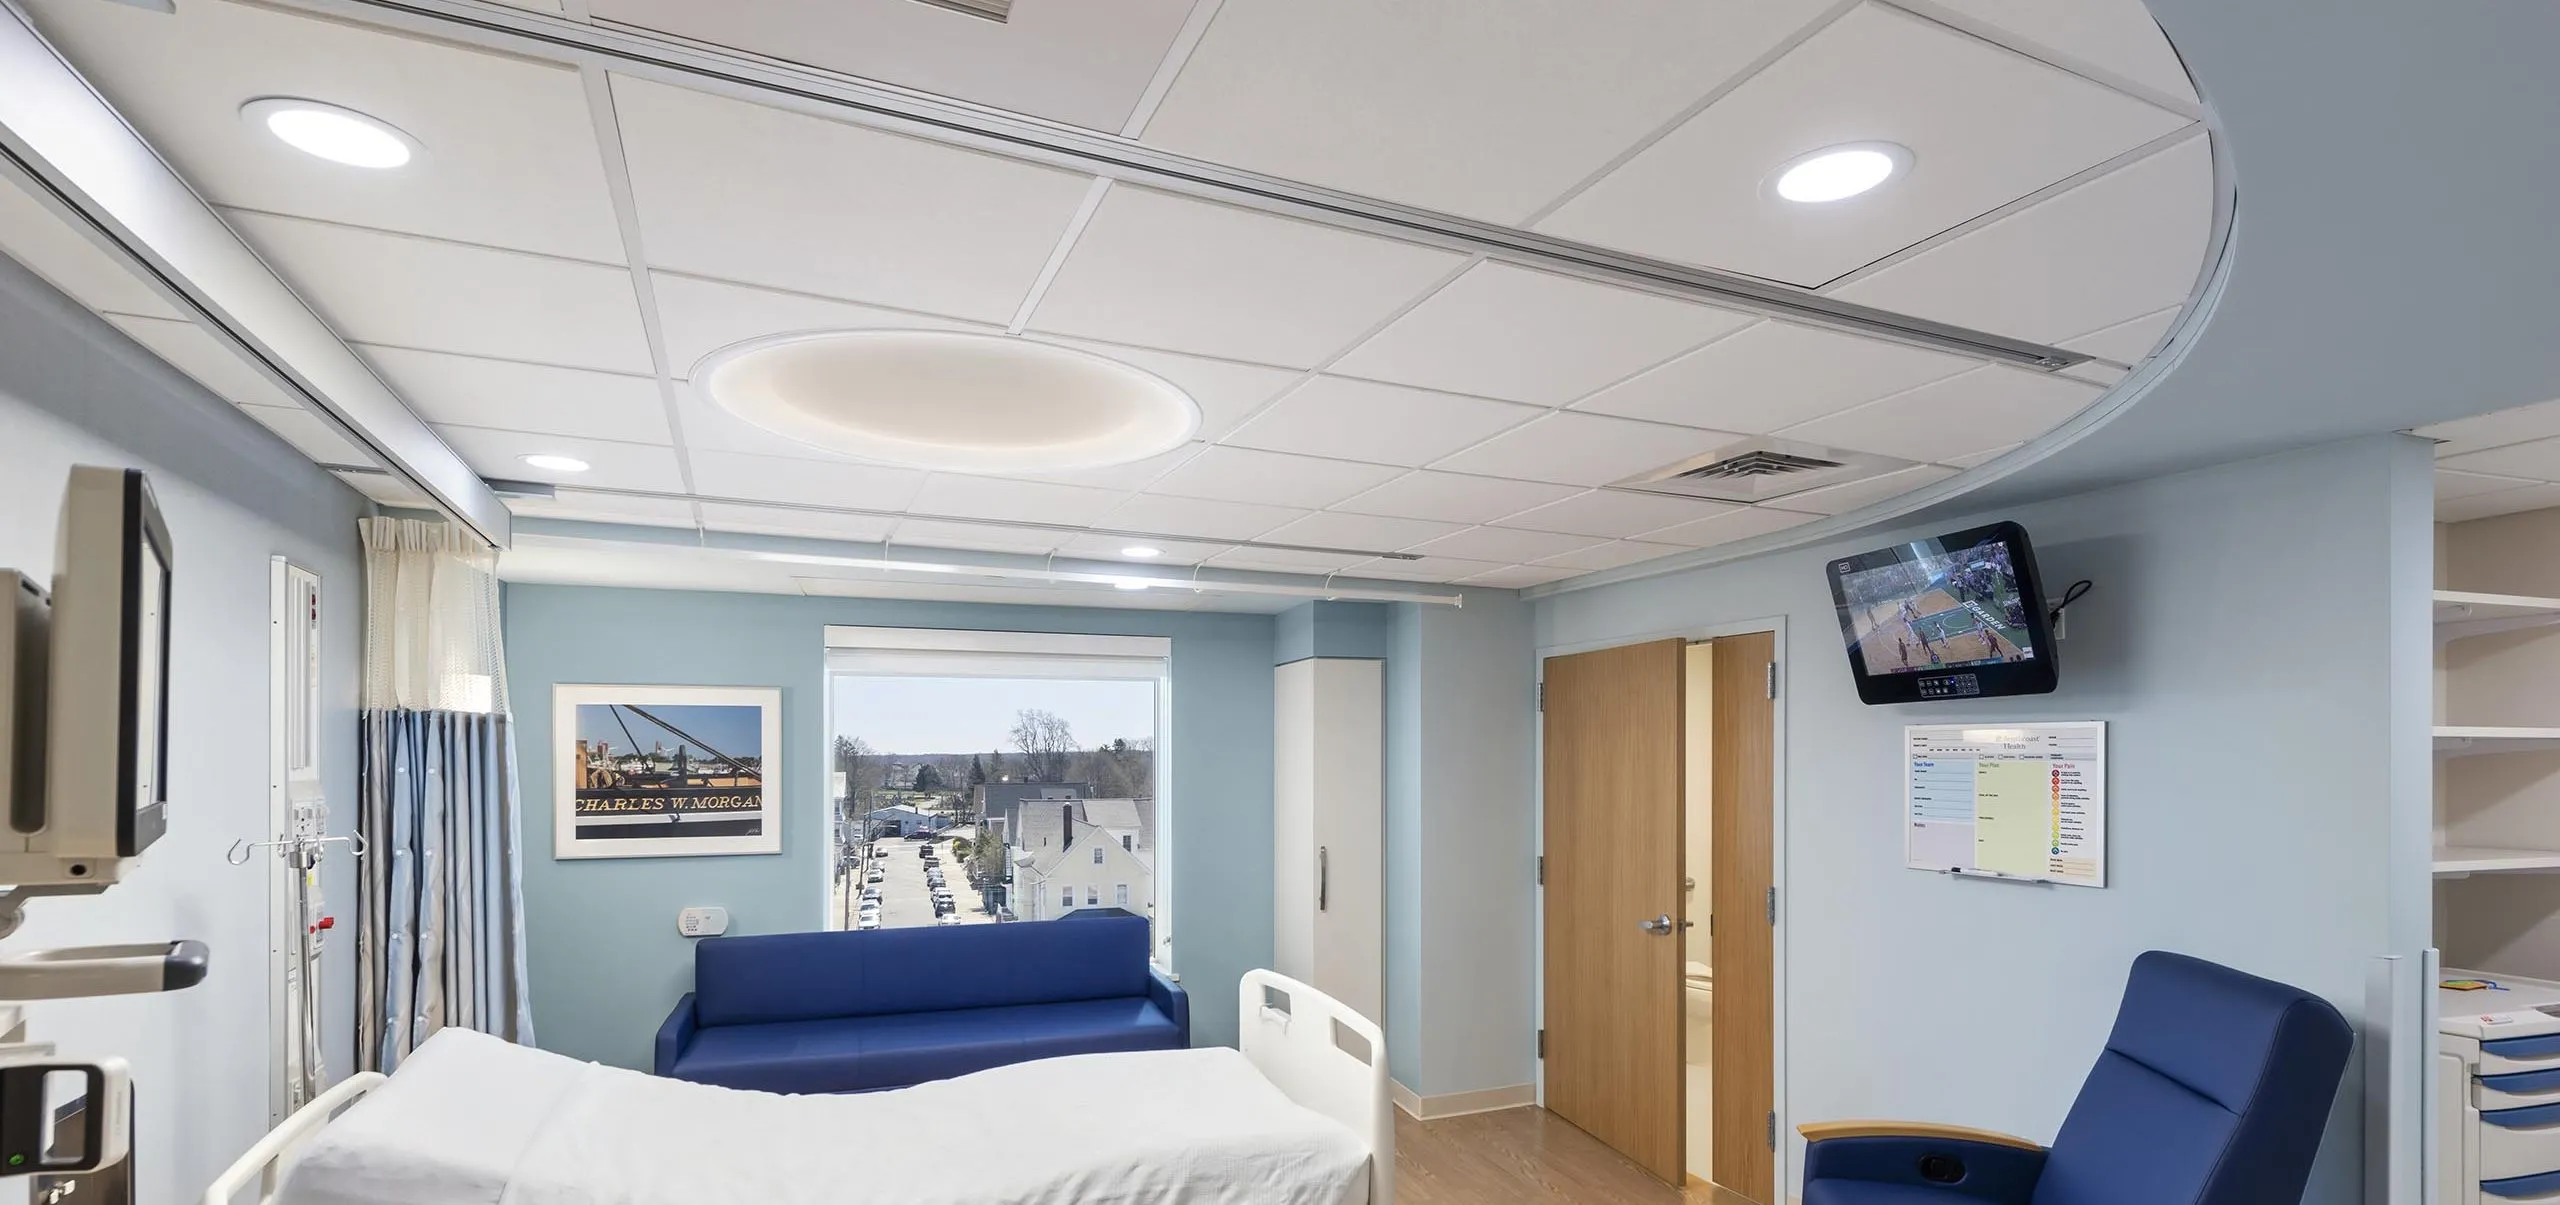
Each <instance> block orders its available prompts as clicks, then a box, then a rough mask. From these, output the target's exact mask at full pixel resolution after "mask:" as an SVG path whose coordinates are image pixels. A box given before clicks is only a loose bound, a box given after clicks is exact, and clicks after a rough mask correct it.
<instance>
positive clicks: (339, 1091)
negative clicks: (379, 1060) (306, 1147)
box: [202, 1071, 388, 1205]
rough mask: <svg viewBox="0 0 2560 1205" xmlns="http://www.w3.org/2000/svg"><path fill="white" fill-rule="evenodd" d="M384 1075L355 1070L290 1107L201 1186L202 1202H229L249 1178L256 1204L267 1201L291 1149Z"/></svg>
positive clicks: (229, 1204)
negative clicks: (286, 1114)
mask: <svg viewBox="0 0 2560 1205" xmlns="http://www.w3.org/2000/svg"><path fill="white" fill-rule="evenodd" d="M387 1081H388V1077H386V1076H384V1075H383V1074H382V1073H381V1072H379V1071H359V1072H357V1073H355V1074H354V1075H350V1076H348V1077H347V1078H345V1079H342V1080H340V1081H338V1082H337V1083H336V1084H334V1085H332V1086H331V1087H330V1088H329V1090H328V1091H326V1092H323V1093H321V1094H320V1095H318V1096H315V1097H313V1098H311V1103H310V1104H307V1105H304V1106H302V1107H301V1108H299V1109H296V1110H294V1111H293V1116H291V1117H287V1118H285V1119H284V1121H283V1123H282V1124H280V1125H278V1126H276V1128H274V1129H272V1130H269V1131H267V1134H266V1137H264V1138H260V1139H259V1140H258V1141H257V1143H256V1145H253V1146H251V1147H250V1148H249V1149H248V1150H247V1151H245V1152H242V1154H241V1156H240V1158H239V1159H237V1160H235V1161H233V1163H232V1164H231V1166H230V1167H228V1168H225V1169H223V1172H222V1174H221V1175H219V1176H215V1177H214V1178H213V1183H212V1184H211V1185H210V1186H208V1187H207V1188H206V1189H205V1190H204V1199H203V1202H202V1205H233V1201H232V1198H234V1197H236V1196H239V1195H240V1190H241V1189H244V1188H247V1187H248V1186H249V1185H250V1183H251V1182H252V1181H255V1182H256V1183H257V1185H258V1196H257V1201H256V1205H268V1203H269V1202H272V1201H274V1200H275V1199H276V1189H278V1188H280V1187H282V1186H283V1185H284V1173H285V1168H286V1166H287V1165H288V1164H289V1163H290V1162H291V1160H292V1157H293V1153H294V1152H295V1151H296V1150H299V1149H301V1147H302V1144H303V1143H305V1142H309V1141H310V1140H311V1137H312V1135H314V1134H317V1133H319V1132H320V1130H321V1127H323V1126H326V1125H328V1124H329V1123H330V1122H332V1121H335V1120H337V1117H338V1114H340V1113H342V1112H345V1111H346V1108H347V1106H349V1105H352V1104H354V1103H355V1102H356V1101H357V1099H359V1098H361V1097H362V1096H363V1095H364V1094H365V1093H367V1092H371V1091H373V1090H374V1089H375V1088H379V1087H381V1086H382V1085H383V1084H384V1083H386V1082H387Z"/></svg>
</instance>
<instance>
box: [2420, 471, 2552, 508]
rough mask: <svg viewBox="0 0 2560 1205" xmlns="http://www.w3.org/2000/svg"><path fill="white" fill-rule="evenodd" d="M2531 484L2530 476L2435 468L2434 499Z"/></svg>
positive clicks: (2493, 491) (2486, 492) (2447, 498)
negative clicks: (2493, 474)
mask: <svg viewBox="0 0 2560 1205" xmlns="http://www.w3.org/2000/svg"><path fill="white" fill-rule="evenodd" d="M2533 484H2535V482H2534V481H2533V480H2532V479H2530V478H2522V477H2494V476H2491V475H2489V474H2487V473H2462V472H2456V471H2454V470H2451V469H2437V470H2436V501H2438V502H2449V501H2451V500H2453V499H2455V498H2469V497H2472V496H2474V495H2477V494H2494V493H2496V492H2498V491H2499V490H2511V489H2516V488H2518V487H2520V486H2527V485H2533Z"/></svg>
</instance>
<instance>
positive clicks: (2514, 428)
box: [2411, 401, 2560, 457]
mask: <svg viewBox="0 0 2560 1205" xmlns="http://www.w3.org/2000/svg"><path fill="white" fill-rule="evenodd" d="M2411 434H2413V435H2417V436H2420V437H2423V438H2426V439H2433V440H2440V441H2442V442H2440V443H2438V444H2437V445H2436V455H2437V456H2440V457H2441V456H2460V455H2462V454H2463V453H2465V452H2479V451H2485V450H2487V449H2490V448H2497V447H2504V446H2506V445H2508V444H2518V443H2525V442H2527V441H2529V440H2536V439H2549V438H2552V437H2553V436H2560V401H2549V402H2539V403H2536V404H2534V405H2531V406H2518V407H2516V408H2515V409H2512V410H2500V411H2498V412H2497V413H2495V414H2480V415H2474V416H2472V417H2470V418H2457V419H2454V420H2453V421H2451V422H2444V423H2436V424H2434V425H2432V426H2426V427H2420V428H2418V429H2417V430H2416V431H2413V432H2411Z"/></svg>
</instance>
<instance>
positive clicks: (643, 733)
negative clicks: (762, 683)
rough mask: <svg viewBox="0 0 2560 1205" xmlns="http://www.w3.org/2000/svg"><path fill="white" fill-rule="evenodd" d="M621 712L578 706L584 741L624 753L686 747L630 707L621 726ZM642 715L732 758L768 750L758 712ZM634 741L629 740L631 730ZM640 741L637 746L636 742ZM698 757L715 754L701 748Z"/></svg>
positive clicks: (662, 709) (696, 710) (656, 710)
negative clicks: (657, 747) (761, 747)
mask: <svg viewBox="0 0 2560 1205" xmlns="http://www.w3.org/2000/svg"><path fill="white" fill-rule="evenodd" d="M615 710H616V709H615V708H611V707H606V706H603V705H601V704H597V703H581V704H579V705H578V739H580V740H584V741H606V742H610V743H611V744H612V746H613V751H614V752H615V753H617V754H619V753H632V752H643V753H645V752H647V751H648V750H649V747H650V746H652V745H665V746H666V747H667V748H668V749H670V750H672V749H674V748H676V747H677V746H679V745H682V744H684V743H685V742H684V741H682V740H680V739H678V738H677V736H676V734H674V733H672V732H669V731H667V730H666V729H664V728H660V727H658V726H657V725H655V724H652V723H650V722H649V721H647V720H645V719H642V718H641V717H640V715H639V714H638V713H637V712H634V711H632V710H631V709H630V708H628V707H624V708H620V709H619V710H620V712H621V721H620V722H619V723H616V722H615V717H614V712H615ZM641 710H643V711H646V712H648V713H649V714H650V715H653V716H656V717H658V718H659V719H662V720H665V721H666V722H668V723H670V724H673V725H675V726H676V727H678V728H682V729H684V730H685V731H686V732H688V733H690V734H692V735H693V736H694V737H696V738H698V739H700V740H705V741H709V742H710V743H711V744H712V745H714V746H716V747H718V749H719V750H720V752H722V753H726V754H728V755H729V756H731V757H752V756H756V755H757V754H758V753H759V752H760V750H759V749H758V746H759V745H761V744H763V737H764V719H763V717H762V716H761V715H759V714H757V709H756V708H754V707H752V706H743V707H741V706H731V707H669V706H660V705H658V704H655V703H652V704H648V705H646V706H644V707H643V708H641ZM626 726H627V727H628V728H629V729H630V735H628V736H626V735H624V734H623V729H624V728H625V727H626ZM634 741H638V742H639V744H638V745H637V746H634V745H633V744H632V742H634ZM693 748H694V755H695V756H697V757H701V756H706V755H707V754H708V753H709V750H706V749H704V748H702V747H701V746H700V745H696V746H694V747H693Z"/></svg>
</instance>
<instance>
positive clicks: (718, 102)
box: [613, 75, 1091, 322]
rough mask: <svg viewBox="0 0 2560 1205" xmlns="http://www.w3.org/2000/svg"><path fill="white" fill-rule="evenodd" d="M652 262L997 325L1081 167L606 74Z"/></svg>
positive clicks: (1059, 220)
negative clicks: (1061, 167)
mask: <svg viewBox="0 0 2560 1205" xmlns="http://www.w3.org/2000/svg"><path fill="white" fill-rule="evenodd" d="M613 98H614V107H615V109H616V111H617V112H618V114H619V115H620V118H621V122H622V143H623V147H624V149H625V150H626V151H627V152H628V154H629V156H630V163H631V190H632V195H633V199H634V201H635V202H636V203H637V204H638V206H639V211H640V236H641V245H642V246H644V247H646V248H647V249H648V255H649V262H650V263H651V264H652V265H654V266H657V267H662V268H672V269H675V270H677V271H683V272H692V273H696V274H699V275H703V276H712V277H718V278H720V279H723V280H740V281H747V282H749V283H753V284H762V285H772V286H775V287H778V288H786V289H796V290H800V291H803V292H809V293H816V294H819V295H821V296H826V297H842V298H845V299H847V300H852V301H863V302H871V303H874V304H879V305H890V306H897V307H900V308H903V309H913V310H923V311H925V312H927V313H934V314H949V315H952V316H955V317H960V318H970V319H979V320H984V321H994V322H1002V321H1005V320H1006V319H1009V318H1011V317H1012V316H1013V312H1014V310H1016V309H1018V308H1020V306H1021V305H1022V299H1023V297H1024V296H1025V295H1026V294H1028V293H1029V292H1030V290H1031V285H1032V282H1033V281H1035V280H1037V279H1038V278H1039V275H1040V269H1041V268H1042V267H1043V266H1044V265H1046V264H1047V263H1048V261H1049V254H1050V252H1051V251H1053V250H1054V249H1056V247H1057V244H1058V236H1059V235H1060V234H1061V233H1063V232H1064V231H1065V230H1066V228H1067V223H1068V222H1069V221H1070V220H1071V219H1073V218H1074V217H1075V213H1076V210H1077V208H1078V207H1079V206H1081V205H1082V204H1083V203H1084V194H1085V190H1086V188H1087V187H1088V186H1089V185H1090V184H1091V180H1090V178H1089V177H1086V176H1082V175H1078V174H1075V173H1072V172H1063V171H1058V170H1055V169H1052V168H1046V167H1037V166H1034V165H1031V164H1028V163H1024V162H1022V161H1020V160H1015V159H1004V158H999V157H997V156H995V155H989V154H983V153H981V152H978V151H971V150H963V149H961V148H958V147H952V146H945V145H941V144H938V143H932V142H926V141H923V140H920V139H915V138H905V137H901V136H898V135H895V134H886V133H882V132H880V131H877V130H866V129H862V128H860V127H856V126H850V125H845V124H843V123H841V122H834V121H826V120H823V119H820V118H816V117H806V116H802V115H800V114H797V113H788V112H784V111H783V110H780V109H774V108H769V107H766V106H763V105H756V104H750V103H748V102H745V101H740V100H731V99H729V98H727V97H722V96H711V95H708V94H706V93H701V92H693V91H688V90H685V89H681V88H672V87H668V86H665V85H662V84H654V83H649V82H647V81H644V80H635V79H632V78H630V77H629V76H620V75H617V76H615V77H614V80H613Z"/></svg>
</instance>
